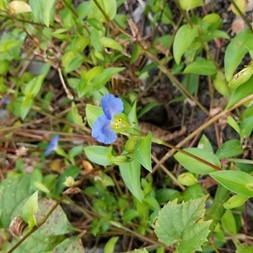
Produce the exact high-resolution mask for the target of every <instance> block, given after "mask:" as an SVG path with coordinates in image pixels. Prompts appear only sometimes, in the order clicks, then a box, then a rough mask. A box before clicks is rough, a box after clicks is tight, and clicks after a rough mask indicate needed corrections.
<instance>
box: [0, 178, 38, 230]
mask: <svg viewBox="0 0 253 253" xmlns="http://www.w3.org/2000/svg"><path fill="white" fill-rule="evenodd" d="M33 192H34V190H33V188H32V176H31V175H17V176H16V177H9V178H7V179H5V180H3V181H1V184H0V199H1V201H0V212H1V216H0V226H1V227H5V228H6V227H8V226H9V224H10V222H11V220H12V219H13V218H14V217H15V216H20V215H21V214H22V209H23V206H24V203H25V202H26V200H27V198H28V197H29V196H30V195H31V194H32V193H33Z"/></svg>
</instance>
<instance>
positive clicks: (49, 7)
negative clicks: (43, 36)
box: [29, 0, 55, 26]
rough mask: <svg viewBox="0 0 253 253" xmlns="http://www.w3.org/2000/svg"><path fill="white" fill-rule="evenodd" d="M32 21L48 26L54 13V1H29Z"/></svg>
mask: <svg viewBox="0 0 253 253" xmlns="http://www.w3.org/2000/svg"><path fill="white" fill-rule="evenodd" d="M29 4H30V6H31V9H32V15H33V19H34V21H38V22H40V23H44V24H45V25H46V26H49V23H50V19H51V18H52V16H53V13H54V4H55V0H29Z"/></svg>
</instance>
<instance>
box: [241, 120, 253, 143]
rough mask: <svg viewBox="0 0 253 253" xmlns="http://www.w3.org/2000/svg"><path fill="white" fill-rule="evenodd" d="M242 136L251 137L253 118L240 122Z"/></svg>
mask: <svg viewBox="0 0 253 253" xmlns="http://www.w3.org/2000/svg"><path fill="white" fill-rule="evenodd" d="M240 129H241V132H240V136H241V137H242V138H246V137H249V136H250V135H251V133H252V130H253V116H251V117H248V118H246V119H244V120H242V121H241V122H240Z"/></svg>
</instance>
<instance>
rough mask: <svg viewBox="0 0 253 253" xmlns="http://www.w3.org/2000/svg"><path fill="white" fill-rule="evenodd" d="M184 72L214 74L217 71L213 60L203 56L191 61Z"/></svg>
mask: <svg viewBox="0 0 253 253" xmlns="http://www.w3.org/2000/svg"><path fill="white" fill-rule="evenodd" d="M184 73H186V74H189V73H192V74H198V75H214V74H215V73H216V66H215V64H214V63H213V62H212V61H209V60H205V59H203V58H197V59H196V60H195V61H194V62H192V63H190V64H189V65H188V66H187V67H186V68H185V69H184Z"/></svg>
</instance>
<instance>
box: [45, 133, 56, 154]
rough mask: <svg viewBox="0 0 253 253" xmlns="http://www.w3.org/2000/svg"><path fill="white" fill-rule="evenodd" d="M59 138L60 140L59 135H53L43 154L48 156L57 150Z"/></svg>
mask: <svg viewBox="0 0 253 253" xmlns="http://www.w3.org/2000/svg"><path fill="white" fill-rule="evenodd" d="M59 138H60V136H59V135H55V136H54V137H53V138H52V139H51V141H50V143H49V144H48V147H47V149H46V151H45V153H44V154H45V155H46V156H48V155H50V154H51V153H52V151H54V150H57V148H58V142H59Z"/></svg>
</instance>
